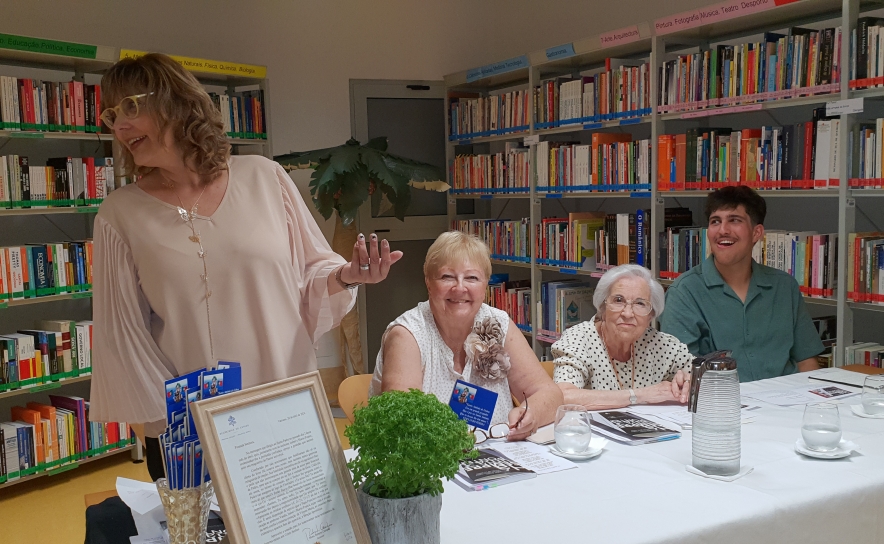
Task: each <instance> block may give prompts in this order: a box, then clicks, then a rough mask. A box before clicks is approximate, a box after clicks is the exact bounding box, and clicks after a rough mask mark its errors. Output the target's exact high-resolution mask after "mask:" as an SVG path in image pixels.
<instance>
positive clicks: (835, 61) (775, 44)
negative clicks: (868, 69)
mask: <svg viewBox="0 0 884 544" xmlns="http://www.w3.org/2000/svg"><path fill="white" fill-rule="evenodd" d="M845 45H846V44H845ZM841 47H842V39H841V27H840V26H839V27H830V28H823V29H819V30H817V29H807V28H800V27H792V28H790V29H788V31H787V32H786V33H785V34H780V33H773V32H765V33H764V34H763V35H762V39H761V40H757V41H751V42H746V43H740V44H718V45H715V46H713V47H710V48H708V49H695V50H694V51H691V52H687V53H683V54H677V55H674V56H672V55H670V56H669V58H664V62H663V65H662V66H661V67H660V69H659V76H658V82H659V83H658V85H659V87H658V89H657V93H658V95H657V96H658V104H659V105H660V108H659V109H660V111H661V112H664V113H665V112H669V111H684V110H689V109H702V108H707V107H714V106H728V105H734V104H741V103H747V102H754V101H759V100H776V99H783V98H792V97H796V96H802V95H806V94H819V93H834V92H837V90H838V89H837V84H838V83H839V82H840V81H841V72H842V67H841Z"/></svg>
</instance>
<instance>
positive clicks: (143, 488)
mask: <svg viewBox="0 0 884 544" xmlns="http://www.w3.org/2000/svg"><path fill="white" fill-rule="evenodd" d="M116 487H117V495H119V496H120V499H121V500H122V501H123V502H124V503H126V506H128V507H129V508H130V509H132V511H133V512H136V513H138V514H140V515H144V514H146V513H148V512H150V511H151V510H153V509H154V508H156V507H157V506H162V504H163V503H162V501H160V494H159V492H158V491H157V486H156V484H154V483H151V482H140V481H138V480H130V479H129V478H121V477H119V476H118V477H117V485H116Z"/></svg>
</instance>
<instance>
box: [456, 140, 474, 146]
mask: <svg viewBox="0 0 884 544" xmlns="http://www.w3.org/2000/svg"><path fill="white" fill-rule="evenodd" d="M471 143H472V140H461V141H459V142H457V145H470V144H471Z"/></svg>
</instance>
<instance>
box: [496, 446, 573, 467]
mask: <svg viewBox="0 0 884 544" xmlns="http://www.w3.org/2000/svg"><path fill="white" fill-rule="evenodd" d="M493 449H495V450H497V451H499V452H500V453H502V454H504V455H505V456H507V457H509V458H510V459H512V460H513V461H515V462H517V463H519V464H520V465H522V466H523V467H525V468H529V469H531V470H533V471H534V472H536V473H537V474H549V473H550V472H558V471H560V470H568V469H571V468H577V465H576V464H574V463H572V462H571V461H569V460H567V459H563V458H561V457H559V456H557V455H553V454H551V453H550V452H549V449H548V448H547V447H546V446H541V445H539V444H532V443H531V442H501V443H497V444H494V448H493Z"/></svg>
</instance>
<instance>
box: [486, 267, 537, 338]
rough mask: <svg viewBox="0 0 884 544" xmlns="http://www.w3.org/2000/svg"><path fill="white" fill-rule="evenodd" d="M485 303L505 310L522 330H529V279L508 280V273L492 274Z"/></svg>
mask: <svg viewBox="0 0 884 544" xmlns="http://www.w3.org/2000/svg"><path fill="white" fill-rule="evenodd" d="M485 303H486V304H488V305H489V306H493V307H494V308H497V309H499V310H503V311H505V312H506V313H507V314H508V315H509V316H510V319H512V320H513V322H514V323H515V324H516V326H518V327H519V328H520V329H522V330H524V331H528V332H530V330H531V280H515V281H510V279H509V274H492V275H491V277H490V278H488V288H487V289H486V290H485Z"/></svg>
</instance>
